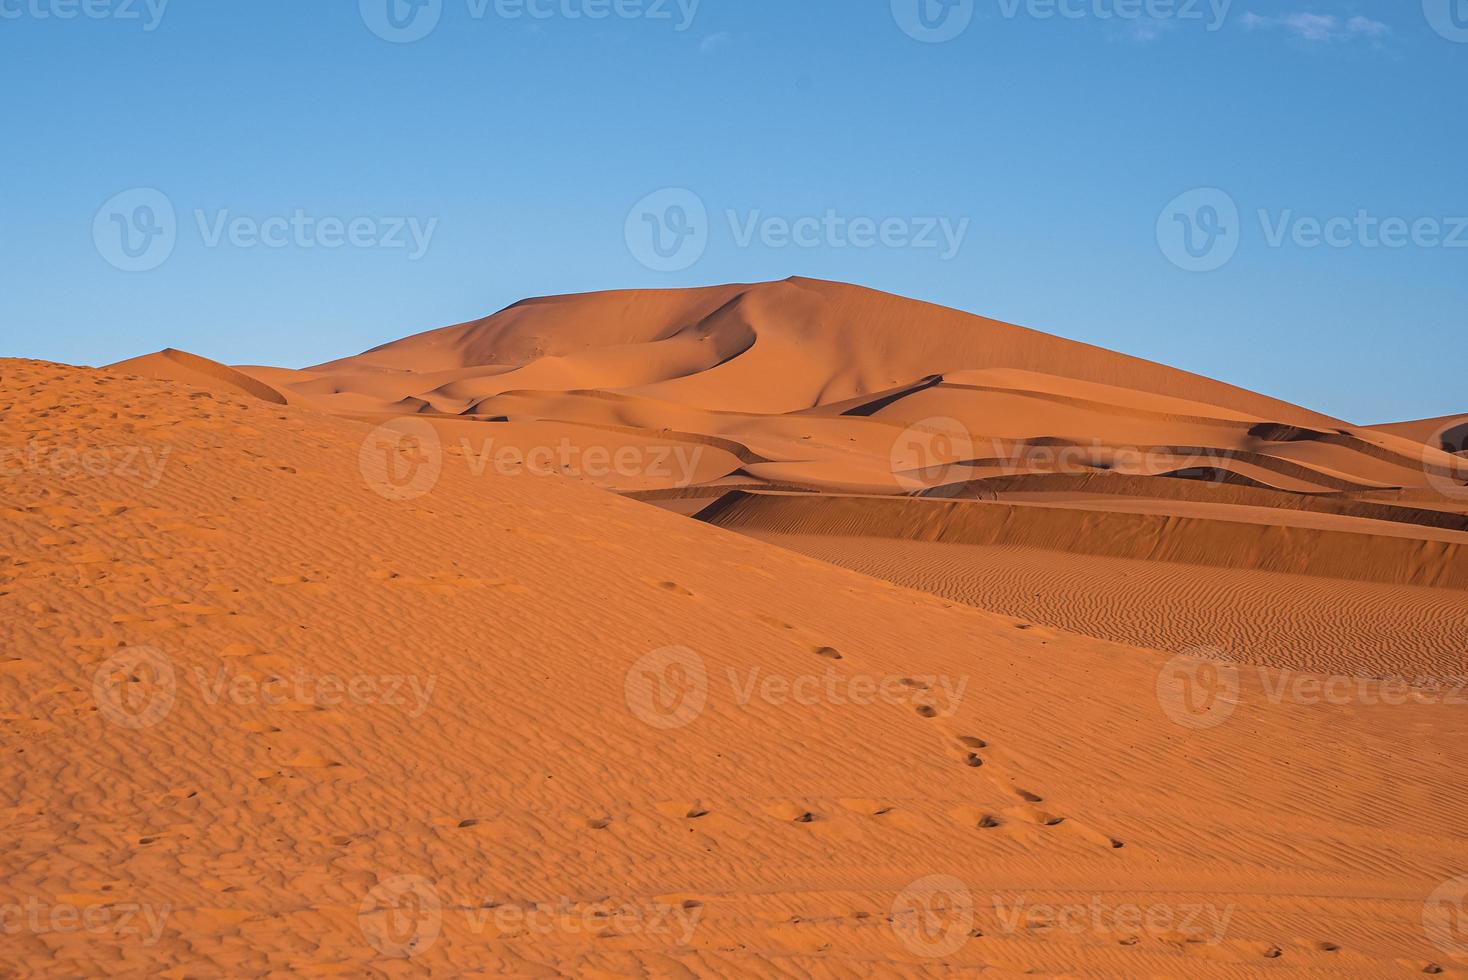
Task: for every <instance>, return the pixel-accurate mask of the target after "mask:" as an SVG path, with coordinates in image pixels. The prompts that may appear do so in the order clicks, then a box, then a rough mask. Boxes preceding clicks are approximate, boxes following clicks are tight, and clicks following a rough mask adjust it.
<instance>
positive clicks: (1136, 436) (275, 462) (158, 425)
mask: <svg viewBox="0 0 1468 980" xmlns="http://www.w3.org/2000/svg"><path fill="white" fill-rule="evenodd" d="M0 417H3V420H4V426H3V430H0V431H3V435H0V452H3V453H4V462H5V466H4V469H3V473H4V477H5V489H6V494H5V498H4V500H3V501H0V560H3V561H0V568H3V572H4V574H3V576H0V607H3V609H4V613H5V615H4V623H5V643H4V646H3V648H0V747H3V751H4V752H5V756H6V758H7V760H8V762H7V764H6V766H5V767H4V769H3V774H0V781H3V783H0V784H3V786H4V789H5V792H4V795H3V806H4V808H5V817H6V819H5V823H4V825H5V827H6V828H7V830H8V833H7V835H6V844H5V851H4V853H5V857H4V865H3V867H4V880H5V885H6V888H5V890H4V897H3V899H0V928H3V935H0V969H3V970H4V971H5V972H6V973H12V974H16V975H22V976H28V975H37V976H55V975H77V974H82V975H98V974H124V975H153V974H162V975H167V976H178V977H184V976H221V977H223V976H230V977H233V976H241V975H263V974H279V975H297V974H337V975H376V976H395V975H409V974H417V973H428V974H433V975H445V976H451V975H463V974H470V975H490V976H507V975H508V976H657V977H662V976H696V975H717V976H727V975H743V974H751V975H779V976H948V975H958V976H968V975H977V974H980V973H984V974H986V975H992V976H1009V975H1021V974H1028V975H1037V974H1038V975H1086V976H1127V977H1133V976H1187V977H1245V976H1336V975H1360V976H1404V975H1408V974H1423V973H1436V974H1446V975H1462V974H1468V926H1465V922H1468V918H1465V917H1464V916H1463V915H1462V906H1463V902H1464V900H1465V897H1468V877H1464V876H1465V875H1468V840H1465V838H1464V835H1463V833H1462V827H1463V825H1464V819H1465V811H1468V779H1465V776H1464V772H1465V765H1468V743H1465V741H1464V739H1463V737H1462V735H1463V734H1464V729H1465V725H1468V722H1465V718H1468V715H1465V713H1464V712H1465V707H1464V706H1465V704H1468V686H1465V685H1464V684H1463V683H1462V682H1461V681H1460V680H1459V678H1460V677H1462V676H1463V675H1465V674H1468V490H1465V485H1468V456H1465V455H1464V454H1463V453H1462V452H1461V451H1460V450H1461V446H1460V445H1459V444H1457V443H1455V441H1454V440H1455V438H1456V435H1455V433H1456V432H1457V431H1458V430H1457V428H1456V426H1457V425H1458V424H1459V423H1460V422H1461V421H1463V420H1454V419H1434V420H1424V421H1422V422H1415V423H1400V424H1387V425H1376V426H1355V425H1351V424H1348V423H1347V422H1344V421H1342V420H1338V419H1332V418H1328V417H1326V416H1323V415H1320V414H1318V413H1315V412H1311V411H1309V410H1307V409H1305V408H1300V407H1296V406H1292V405H1289V404H1286V403H1283V402H1280V401H1277V400H1274V399H1271V398H1268V397H1266V396H1263V395H1258V394H1254V393H1251V392H1248V391H1244V390H1241V389H1238V388H1233V387H1231V386H1228V385H1226V384H1223V383H1221V382H1218V381H1213V380H1210V379H1206V378H1201V377H1198V376H1194V375H1189V374H1186V373H1183V372H1179V371H1175V370H1172V369H1169V368H1166V367H1162V366H1160V365H1156V364H1151V363H1148V362H1145V361H1141V360H1137V359H1135V358H1130V357H1127V356H1124V355H1121V354H1116V353H1112V352H1109V351H1105V350H1100V349H1098V348H1093V347H1088V346H1085V345H1081V344H1077V343H1073V342H1070V341H1065V340H1062V339H1059V338H1056V337H1051V336H1048V335H1045V334H1042V333H1038V332H1035V331H1031V330H1026V329H1024V328H1021V327H1015V326H1010V325H1007V324H1002V323H998V322H995V321H991V320H986V319H983V318H981V317H975V316H971V315H968V314H963V313H958V312H956V311H951V310H944V309H941V308H938V307H933V306H930V305H927V304H923V303H918V302H915V301H911V300H906V299H901V298H898V297H893V296H888V295H884V294H881V293H876V292H873V291H870V290H866V289H861V288H858V287H854V286H846V285H839V284H832V283H824V282H814V281H809V280H789V281H786V282H779V283H766V284H758V285H752V286H744V285H733V286H725V287H716V288H711V289H700V290H685V291H672V290H670V291H641V292H618V293H602V294H590V295H581V296H568V297H559V298H552V299H541V300H530V301H527V302H524V303H521V304H517V305H516V306H514V307H511V308H509V309H508V310H505V311H503V312H501V313H499V314H496V315H495V316H492V317H489V318H487V319H485V320H481V321H476V322H474V323H468V324H463V325H459V326H454V327H448V328H444V329H441V330H435V331H430V332H428V333H424V334H418V335H415V336H410V337H408V338H407V339H405V340H401V341H398V342H396V343H391V344H387V345H386V346H383V347H379V348H376V349H374V350H372V351H369V352H367V353H365V354H361V355H358V356H355V357H349V358H345V359H343V360H339V361H334V362H331V363H328V364H323V365H319V366H316V367H312V368H309V369H306V370H291V369H284V368H270V367H259V366H235V367H229V366H225V365H222V364H217V363H215V362H213V361H210V360H207V359H206V358H204V357H202V356H198V355H195V354H187V353H183V352H179V351H171V350H170V351H163V352H160V353H158V354H154V355H148V356H144V357H140V358H137V359H134V360H131V361H126V362H123V363H121V364H118V365H113V366H111V367H110V368H105V369H101V370H93V369H88V368H77V367H69V366H63V365H56V364H49V363H40V362H28V361H16V360H7V361H0ZM1444 433H1446V435H1444Z"/></svg>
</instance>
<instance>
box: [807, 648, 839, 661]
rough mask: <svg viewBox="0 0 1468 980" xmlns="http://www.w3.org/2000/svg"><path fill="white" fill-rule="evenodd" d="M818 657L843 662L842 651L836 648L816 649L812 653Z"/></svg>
mask: <svg viewBox="0 0 1468 980" xmlns="http://www.w3.org/2000/svg"><path fill="white" fill-rule="evenodd" d="M811 652H812V653H814V654H815V655H816V656H817V657H825V658H826V659H827V660H842V659H845V658H843V657H842V656H841V651H840V650H837V649H836V648H835V647H816V648H814V649H813V650H812V651H811Z"/></svg>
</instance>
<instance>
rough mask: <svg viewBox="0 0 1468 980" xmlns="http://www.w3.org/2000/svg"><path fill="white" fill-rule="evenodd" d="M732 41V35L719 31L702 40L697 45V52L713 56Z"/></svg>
mask: <svg viewBox="0 0 1468 980" xmlns="http://www.w3.org/2000/svg"><path fill="white" fill-rule="evenodd" d="M733 40H734V35H733V34H730V33H729V32H728V31H719V32H718V33H716V34H710V35H709V36H708V37H706V38H704V39H703V42H702V43H701V44H699V46H698V50H699V51H700V52H701V53H703V54H713V53H714V52H715V51H717V50H719V49H720V48H722V47H726V46H727V45H728V44H729V43H730V42H732V41H733Z"/></svg>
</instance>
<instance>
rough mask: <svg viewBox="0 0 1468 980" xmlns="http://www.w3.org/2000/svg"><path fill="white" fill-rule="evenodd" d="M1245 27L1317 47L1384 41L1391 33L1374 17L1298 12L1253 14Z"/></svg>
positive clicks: (1389, 29) (1248, 18) (1244, 21)
mask: <svg viewBox="0 0 1468 980" xmlns="http://www.w3.org/2000/svg"><path fill="white" fill-rule="evenodd" d="M1243 24H1244V27H1246V28H1248V29H1249V30H1251V31H1257V30H1268V29H1273V28H1280V29H1282V30H1285V31H1288V32H1290V33H1291V34H1293V35H1295V36H1296V37H1298V38H1300V39H1301V40H1302V41H1310V42H1312V43H1315V44H1334V43H1339V42H1342V41H1354V40H1357V39H1360V38H1380V37H1384V36H1385V35H1387V34H1390V33H1391V28H1390V27H1388V26H1387V25H1385V24H1383V23H1382V22H1381V21H1379V20H1372V19H1371V18H1370V17H1360V16H1357V17H1352V18H1350V19H1348V20H1341V18H1339V17H1337V16H1336V15H1334V14H1313V13H1306V12H1303V11H1301V12H1298V13H1291V14H1282V15H1280V16H1278V17H1261V16H1260V15H1259V14H1256V13H1254V12H1253V11H1252V10H1251V11H1249V12H1248V13H1246V14H1244V18H1243Z"/></svg>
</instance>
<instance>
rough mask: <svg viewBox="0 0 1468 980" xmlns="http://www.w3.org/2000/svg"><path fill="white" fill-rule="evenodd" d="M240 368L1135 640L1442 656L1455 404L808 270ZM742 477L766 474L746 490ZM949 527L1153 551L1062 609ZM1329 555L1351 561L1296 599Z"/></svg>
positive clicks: (572, 304) (1106, 571) (656, 499)
mask: <svg viewBox="0 0 1468 980" xmlns="http://www.w3.org/2000/svg"><path fill="white" fill-rule="evenodd" d="M160 356H162V355H155V357H160ZM135 363H136V362H130V365H129V367H130V369H131V366H132V364H135ZM161 366H162V367H163V368H164V369H165V370H164V372H163V373H164V374H165V375H167V371H169V370H172V369H173V366H172V364H164V365H161ZM221 370H230V369H225V368H221ZM242 370H243V372H244V373H247V374H249V375H251V376H252V377H253V378H255V379H257V380H258V381H260V382H261V383H264V384H268V385H269V386H270V389H271V390H272V391H277V392H280V393H282V394H283V395H285V397H287V398H289V399H290V400H291V402H292V404H297V405H301V406H303V407H310V408H315V409H318V410H321V411H325V412H329V413H332V414H338V415H344V416H349V417H352V418H356V419H359V420H369V421H378V422H381V421H384V420H386V419H389V418H393V417H408V416H411V417H413V418H415V419H421V420H423V422H424V423H425V424H428V425H431V426H433V427H434V428H435V430H436V431H437V433H438V436H439V438H440V439H441V441H442V443H443V444H444V445H445V446H446V447H447V449H446V452H447V453H448V458H449V459H450V460H452V461H453V463H454V465H462V466H465V467H467V468H470V469H471V470H475V471H479V472H495V471H498V470H500V469H504V468H505V467H500V466H499V465H497V463H498V459H499V454H500V453H502V452H504V451H506V450H507V449H508V450H509V451H510V452H511V456H512V457H513V460H512V462H514V461H524V460H525V455H526V454H527V453H529V452H531V451H532V450H533V449H535V448H536V447H540V449H541V451H542V453H543V455H542V458H541V460H540V461H539V465H538V467H537V468H540V469H551V468H553V469H555V470H557V471H558V472H561V473H563V474H565V475H571V476H580V477H582V478H583V479H587V480H589V481H590V482H594V483H597V484H599V485H601V486H604V487H608V488H610V489H614V490H618V491H621V492H624V493H629V494H632V495H633V496H636V497H639V498H640V499H643V500H645V501H648V502H651V503H656V504H658V505H660V506H662V507H665V508H667V509H670V510H674V511H676V512H679V513H682V514H686V515H700V516H701V517H702V519H704V520H707V521H712V522H715V523H720V524H723V525H724V526H726V527H735V526H737V527H738V528H740V529H742V530H744V531H747V532H748V533H753V534H760V535H764V536H765V537H766V539H767V540H771V541H774V540H776V537H774V536H775V535H778V536H779V538H778V540H779V543H780V544H782V545H784V546H786V547H790V548H795V549H797V550H802V551H805V552H806V553H807V554H811V555H816V556H819V557H821V558H823V559H825V560H829V561H834V562H837V563H840V564H845V565H847V566H849V567H852V568H856V569H859V570H861V571H864V572H868V573H871V574H878V575H880V576H882V577H884V578H886V579H888V580H890V581H893V582H896V583H899V584H904V585H911V586H915V587H919V588H922V589H924V590H927V591H933V592H937V593H939V594H942V595H946V596H949V597H951V598H955V599H960V600H962V601H964V602H969V603H972V604H975V605H978V606H980V607H983V608H988V609H991V610H996V611H1002V612H1005V613H1009V614H1013V615H1020V616H1026V617H1032V618H1035V619H1037V620H1039V621H1041V622H1045V623H1047V624H1049V625H1053V626H1057V627H1061V628H1064V629H1066V630H1070V631H1074V632H1082V633H1089V634H1091V635H1094V636H1101V637H1105V638H1108V639H1113V640H1118V641H1122V642H1127V643H1132V644H1136V645H1141V646H1150V647H1155V648H1159V649H1177V648H1178V646H1177V644H1178V642H1179V640H1180V639H1181V638H1182V637H1184V636H1186V637H1190V638H1196V642H1189V643H1186V644H1185V646H1188V647H1191V646H1209V647H1217V648H1221V649H1224V650H1227V651H1229V653H1230V655H1231V656H1234V657H1236V658H1238V659H1241V660H1249V661H1251V662H1263V663H1271V664H1275V665H1277V666H1310V667H1312V668H1317V669H1333V670H1339V669H1351V670H1357V669H1359V670H1368V671H1370V672H1372V673H1373V674H1380V675H1391V674H1393V673H1396V672H1402V671H1407V670H1408V669H1409V668H1410V669H1413V670H1426V669H1428V668H1432V670H1435V671H1437V672H1445V671H1455V672H1463V671H1468V646H1465V644H1464V643H1463V642H1461V640H1462V639H1463V637H1464V634H1465V632H1468V613H1464V614H1462V615H1460V614H1459V613H1458V609H1459V608H1460V604H1461V602H1462V601H1463V595H1462V592H1463V590H1464V589H1465V588H1468V551H1465V546H1468V446H1464V444H1463V439H1464V438H1465V434H1468V417H1465V418H1462V419H1453V418H1441V419H1430V420H1424V421H1421V422H1411V423H1402V424H1399V425H1386V426H1377V427H1375V428H1368V427H1358V426H1352V425H1349V424H1348V423H1346V422H1343V421H1341V420H1339V419H1332V418H1329V417H1327V416H1323V415H1320V414H1318V413H1315V412H1311V411H1308V410H1307V409H1304V408H1300V407H1297V406H1294V405H1289V404H1286V403H1284V402H1280V401H1278V400H1275V399H1272V398H1267V397H1265V396H1263V395H1258V394H1255V393H1253V392H1248V391H1244V390H1241V389H1238V388H1234V387H1231V386H1229V385H1225V384H1222V383H1219V382H1217V381H1213V380H1210V379H1207V378H1202V377H1198V376H1196V375H1190V374H1186V373H1184V372H1181V371H1176V370H1173V369H1171V368H1167V367H1163V366H1161V365H1158V364H1153V363H1150V362H1146V361H1142V360H1139V359H1137V358H1133V357H1127V356H1125V355H1122V354H1117V353H1113V352H1111V351H1106V350H1101V349H1099V348H1095V347H1090V346H1087V345H1084V344H1078V343H1074V342H1072V341H1067V340H1063V339H1060V338H1058V337H1052V336H1048V335H1046V334H1042V333H1038V332H1036V331H1033V330H1027V329H1024V328H1022V327H1016V326H1011V325H1009V324H1004V323H999V322H996V321H993V320H988V319H985V318H982V317H977V316H972V315H969V314H965V313H960V312H957V311H954V310H948V309H944V308H941V307H936V306H932V305H929V304H926V303H920V302H916V301H913V300H908V299H902V298H900V297H896V296H890V295H887V294H883V293H878V292H875V291H872V290H868V289H863V288H860V287H856V286H848V285H842V284H838V283H828V282H819V281H814V280H806V279H791V280H787V281H785V282H775V283H763V284H758V285H752V286H745V285H731V286H721V287H715V288H709V289H696V290H664V291H625V292H612V293H593V294H585V295H577V296H563V297H552V298H547V299H535V300H527V301H525V302H523V303H519V304H516V305H515V306H512V307H510V308H509V309H507V310H504V311H503V312H501V313H498V314H496V315H494V316H491V317H488V318H486V319H484V320H479V321H475V322H473V323H467V324H461V325H458V326H453V327H446V328H443V329H441V330H434V331H430V332H428V333H424V334H418V335H416V336H412V337H408V338H406V339H404V340H400V341H397V342H395V343H390V344H386V345H384V346H382V347H378V348H376V349H374V350H371V351H368V352H367V353H365V354H361V355H358V356H356V357H349V358H345V359H343V360H339V361H333V362H331V363H328V364H322V365H318V366H317V367H314V368H312V369H310V370H309V371H304V372H289V371H283V370H280V369H263V368H245V369H242ZM168 376H175V377H178V378H179V379H180V380H191V378H190V377H189V376H187V375H182V374H177V375H168ZM552 449H554V450H555V452H554V453H552V452H551V450H552ZM1459 449H1464V450H1465V452H1464V453H1461V454H1460V453H1459V452H1458V450H1459ZM588 451H594V452H596V453H598V454H600V455H599V456H597V457H595V458H594V459H593V458H591V457H586V456H584V455H583V454H585V453H587V452H588ZM598 461H600V463H601V465H596V464H597V462H598ZM620 461H625V465H623V462H620ZM530 462H531V463H532V464H534V463H535V461H530ZM731 491H738V492H739V494H740V495H739V496H737V497H726V494H728V493H730V492H731ZM761 491H774V492H776V493H777V494H780V493H783V494H784V496H783V497H781V496H777V497H765V498H754V497H749V496H744V495H745V494H750V493H756V494H757V493H760V492H761ZM792 492H796V493H804V494H807V495H810V494H816V495H818V496H811V497H809V498H808V499H805V500H794V499H790V498H789V494H790V493H792ZM842 497H846V498H848V499H845V500H837V499H834V498H842ZM874 497H881V498H888V499H887V500H886V501H885V502H884V501H882V500H877V499H870V498H874ZM929 498H937V499H936V500H932V499H929ZM971 504H982V505H985V506H971ZM995 504H999V505H1003V506H999V507H995V506H993V505H995ZM857 513H859V514H860V517H859V518H850V519H848V518H849V516H850V515H853V514H857ZM842 515H847V516H842ZM843 522H845V523H844V524H843ZM980 527H982V528H983V530H979V528H980ZM822 539H824V540H822ZM836 539H841V540H836ZM846 539H852V540H849V541H847V540H846ZM959 544H965V545H976V544H981V545H985V546H994V547H998V548H1000V549H1004V548H1011V547H1020V548H1031V549H1042V550H1043V551H1044V552H1046V553H1051V554H1053V553H1057V552H1059V553H1063V554H1064V555H1066V556H1068V557H1066V558H1064V559H1061V558H1060V557H1059V556H1057V557H1056V558H1055V561H1056V562H1057V564H1056V566H1055V567H1056V568H1057V569H1059V568H1060V567H1062V566H1063V567H1065V568H1067V569H1069V571H1068V572H1067V574H1073V575H1077V576H1079V578H1078V579H1076V582H1077V583H1078V586H1079V587H1081V588H1089V587H1090V585H1095V586H1096V587H1097V588H1105V587H1107V586H1108V585H1110V584H1112V582H1113V579H1112V576H1111V570H1112V566H1109V565H1107V564H1106V563H1105V562H1102V561H1099V559H1103V558H1125V559H1132V560H1140V561H1144V562H1150V563H1152V570H1151V572H1150V573H1149V574H1148V575H1147V576H1145V578H1146V580H1147V581H1148V583H1149V584H1148V588H1147V590H1145V591H1138V592H1136V593H1135V594H1134V595H1132V597H1131V598H1124V597H1123V596H1121V595H1119V594H1113V596H1112V598H1111V599H1109V600H1108V608H1109V609H1110V612H1109V613H1101V612H1099V611H1096V612H1093V611H1091V610H1090V609H1087V611H1081V607H1083V606H1092V605H1094V604H1093V603H1082V604H1079V605H1078V604H1077V603H1076V602H1075V601H1074V600H1073V598H1072V597H1071V596H1072V594H1071V593H1069V592H1064V593H1062V592H1056V593H1055V594H1053V595H1047V594H1046V590H1045V589H1044V588H1043V587H1041V588H1040V589H1039V591H1038V592H1030V593H1029V596H1030V599H1033V600H1037V601H1025V602H1019V601H1016V600H1015V599H1014V598H1013V597H1008V598H1006V593H1007V592H1013V591H1014V589H1016V588H1022V589H1030V588H1031V585H1032V583H1029V582H1028V580H1026V582H1025V583H1024V584H1021V583H1019V582H1017V581H1011V580H1010V576H1009V571H1012V568H1011V566H1009V565H1007V564H1006V563H1005V562H1004V561H1002V560H1000V561H998V562H997V563H996V567H989V563H986V562H984V561H981V560H980V555H979V554H978V553H976V552H972V551H961V550H960V549H958V548H955V547H952V546H953V545H959ZM909 545H911V546H909ZM991 554H995V555H997V554H1002V551H1001V552H995V553H991ZM1091 559H1097V561H1092V560H1091ZM1041 562H1042V563H1043V560H1042V559H1041ZM1218 569H1229V570H1232V571H1234V572H1237V574H1233V575H1228V576H1223V575H1221V574H1219V573H1217V572H1215V570H1218ZM1254 572H1270V573H1282V574H1286V575H1291V576H1308V577H1310V578H1312V579H1320V578H1324V579H1326V580H1328V581H1327V582H1325V583H1320V582H1315V581H1307V582H1303V583H1301V584H1299V586H1298V587H1296V586H1295V585H1291V584H1288V583H1287V582H1281V581H1279V580H1275V579H1271V578H1269V577H1267V576H1266V577H1262V578H1259V579H1258V580H1257V581H1251V580H1249V575H1250V574H1251V573H1254ZM979 578H982V579H983V580H985V581H993V582H994V583H995V585H994V587H993V588H991V589H988V590H985V589H982V588H979V587H977V586H976V585H975V582H976V580H977V579H979ZM1225 579H1226V580H1227V585H1225V584H1224V583H1225ZM1335 580H1346V581H1352V582H1356V583H1362V584H1361V585H1360V587H1357V588H1355V589H1354V590H1353V591H1351V593H1350V596H1351V598H1350V601H1346V599H1345V597H1346V593H1345V592H1343V591H1342V592H1338V593H1337V594H1338V596H1339V598H1340V600H1341V601H1340V602H1338V603H1334V604H1331V605H1327V606H1324V607H1322V605H1321V603H1320V600H1319V589H1320V588H1325V589H1326V592H1327V594H1329V593H1330V589H1331V588H1332V587H1331V586H1330V585H1329V582H1330V581H1335ZM1365 583H1370V584H1371V585H1373V586H1380V587H1379V588H1374V587H1370V586H1367V585H1366V584H1365ZM1386 586H1394V587H1410V588H1424V589H1430V590H1432V591H1431V592H1430V593H1427V594H1425V597H1424V598H1422V599H1421V602H1425V603H1426V606H1427V607H1430V608H1433V609H1441V610H1442V612H1441V614H1434V615H1433V616H1431V617H1429V621H1430V622H1431V623H1434V624H1436V623H1439V622H1445V623H1446V624H1447V625H1448V626H1449V627H1451V628H1450V629H1449V630H1448V632H1447V633H1446V634H1445V633H1443V632H1442V631H1441V630H1439V629H1437V628H1436V626H1432V627H1423V628H1414V627H1411V622H1412V620H1411V619H1410V617H1409V620H1408V624H1409V628H1405V629H1397V628H1395V627H1394V626H1393V625H1392V624H1394V623H1397V622H1399V621H1400V620H1401V614H1402V610H1403V608H1404V607H1403V602H1402V596H1401V594H1400V593H1397V592H1394V591H1393V590H1392V589H1391V588H1387V587H1386ZM1190 594H1191V595H1206V596H1208V601H1207V602H1206V603H1205V605H1204V608H1203V609H1202V610H1200V611H1199V613H1198V618H1197V622H1196V626H1195V627H1194V628H1189V629H1186V630H1182V631H1179V630H1178V629H1176V628H1174V627H1173V625H1171V624H1170V620H1171V619H1172V617H1171V616H1170V613H1169V610H1170V609H1171V608H1173V607H1174V605H1175V604H1176V603H1178V602H1182V601H1183V599H1184V597H1185V596H1187V595H1190ZM1413 594H1414V595H1416V593H1413ZM1261 595H1267V596H1269V597H1270V602H1269V609H1268V612H1267V614H1266V613H1264V612H1262V611H1261V610H1260V609H1259V602H1258V597H1259V596H1261ZM1168 600H1171V601H1168ZM1406 605H1407V607H1414V608H1415V607H1416V606H1418V605H1420V603H1419V602H1416V601H1414V602H1409V603H1407V604H1406ZM1322 619H1328V620H1329V621H1330V624H1331V629H1330V630H1329V631H1328V633H1327V632H1323V631H1322V630H1320V629H1319V628H1318V625H1319V624H1320V622H1321V620H1322ZM1248 622H1252V623H1255V624H1256V627H1259V628H1255V629H1248V630H1241V629H1240V628H1239V624H1241V623H1248ZM1266 622H1267V623H1269V624H1271V627H1270V629H1269V631H1268V634H1267V637H1266V636H1261V633H1260V628H1262V624H1264V623H1266ZM1122 624H1126V625H1122ZM1326 635H1329V636H1330V637H1331V639H1330V641H1329V642H1328V649H1327V646H1326V644H1325V641H1324V639H1323V638H1324V637H1325V636H1326Z"/></svg>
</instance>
